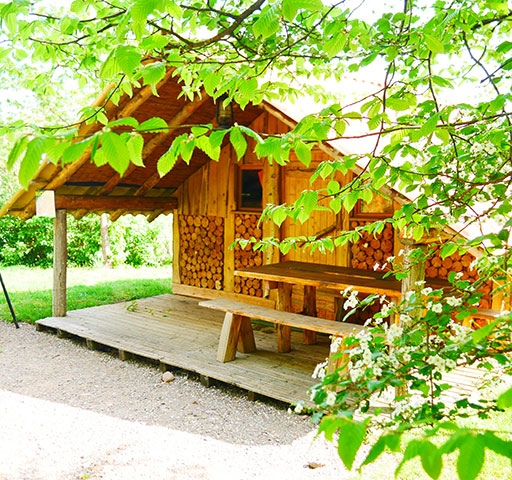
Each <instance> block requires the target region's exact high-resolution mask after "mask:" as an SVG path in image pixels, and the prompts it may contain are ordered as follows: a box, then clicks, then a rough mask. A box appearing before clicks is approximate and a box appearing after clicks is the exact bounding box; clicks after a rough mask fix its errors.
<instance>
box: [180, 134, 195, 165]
mask: <svg viewBox="0 0 512 480" xmlns="http://www.w3.org/2000/svg"><path fill="white" fill-rule="evenodd" d="M187 138H188V135H187ZM195 147H196V141H195V140H194V139H192V140H190V141H186V142H183V143H182V145H181V150H180V155H181V158H183V161H184V162H185V163H186V164H187V165H188V164H189V163H190V159H191V158H192V154H193V153H194V148H195Z"/></svg>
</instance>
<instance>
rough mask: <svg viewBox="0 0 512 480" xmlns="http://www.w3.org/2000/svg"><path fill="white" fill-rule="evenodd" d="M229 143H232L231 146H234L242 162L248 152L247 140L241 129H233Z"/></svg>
mask: <svg viewBox="0 0 512 480" xmlns="http://www.w3.org/2000/svg"><path fill="white" fill-rule="evenodd" d="M229 141H230V142H231V145H233V148H234V149H235V152H236V156H237V158H238V159H239V160H240V159H241V158H242V157H243V156H244V155H245V152H246V150H247V140H246V139H245V137H244V135H243V134H242V132H241V131H240V129H239V128H237V127H233V128H232V129H231V132H230V134H229Z"/></svg>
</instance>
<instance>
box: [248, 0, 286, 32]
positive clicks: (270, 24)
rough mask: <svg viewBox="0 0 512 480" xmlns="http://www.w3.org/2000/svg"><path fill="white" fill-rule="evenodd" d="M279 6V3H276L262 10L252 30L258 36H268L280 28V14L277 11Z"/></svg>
mask: <svg viewBox="0 0 512 480" xmlns="http://www.w3.org/2000/svg"><path fill="white" fill-rule="evenodd" d="M278 6H279V3H275V4H274V5H271V6H270V7H267V8H266V9H264V10H263V11H262V12H261V15H260V17H259V18H258V20H256V21H255V22H254V24H253V26H252V31H253V33H254V35H256V37H263V38H267V37H270V36H271V35H273V34H274V33H276V32H277V31H278V30H279V15H277V11H276V10H277V7H278Z"/></svg>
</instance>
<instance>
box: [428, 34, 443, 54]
mask: <svg viewBox="0 0 512 480" xmlns="http://www.w3.org/2000/svg"><path fill="white" fill-rule="evenodd" d="M425 43H426V44H427V48H428V49H429V50H430V51H431V52H432V53H434V54H437V53H444V45H443V42H441V41H440V40H439V39H438V38H436V37H434V36H433V35H429V34H428V33H426V34H425Z"/></svg>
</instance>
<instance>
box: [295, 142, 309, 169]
mask: <svg viewBox="0 0 512 480" xmlns="http://www.w3.org/2000/svg"><path fill="white" fill-rule="evenodd" d="M293 149H294V151H295V154H296V155H297V158H298V159H299V160H300V162H301V163H302V164H303V165H305V166H306V167H309V165H310V163H311V147H309V146H308V145H306V144H305V143H304V142H301V141H298V142H297V143H295V146H294V147H293Z"/></svg>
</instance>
